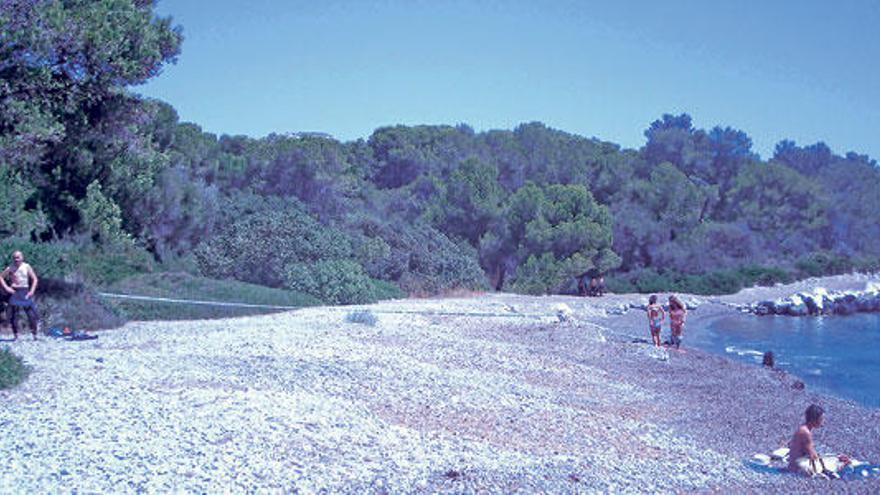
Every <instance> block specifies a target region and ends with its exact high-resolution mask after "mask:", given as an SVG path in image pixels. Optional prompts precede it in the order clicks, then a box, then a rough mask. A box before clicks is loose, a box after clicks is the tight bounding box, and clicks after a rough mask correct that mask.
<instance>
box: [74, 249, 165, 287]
mask: <svg viewBox="0 0 880 495" xmlns="http://www.w3.org/2000/svg"><path fill="white" fill-rule="evenodd" d="M73 259H74V260H75V261H76V266H75V267H74V270H75V271H76V272H77V273H79V274H80V275H81V277H82V278H83V279H84V280H86V281H87V282H89V283H91V284H94V285H97V286H99V287H104V286H107V285H110V284H113V283H114V282H118V281H119V280H122V279H124V278H127V277H131V276H133V275H137V274H140V273H148V272H152V271H153V270H154V266H155V264H154V262H153V257H152V255H150V253H148V252H147V251H146V250H144V249H141V248H138V247H135V246H133V245H132V246H120V247H117V248H106V249H99V248H91V249H84V250H81V251H80V252H79V253H78V254H77V255H75V256H74V257H73Z"/></svg>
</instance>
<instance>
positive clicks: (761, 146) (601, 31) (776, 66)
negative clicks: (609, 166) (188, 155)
mask: <svg viewBox="0 0 880 495" xmlns="http://www.w3.org/2000/svg"><path fill="white" fill-rule="evenodd" d="M158 11H159V13H160V14H161V15H171V16H172V17H173V18H174V21H175V24H180V25H182V26H183V29H184V36H185V41H184V44H183V51H182V54H181V56H180V57H179V60H178V63H177V65H171V66H168V67H167V68H166V69H165V71H164V73H163V74H162V75H160V76H159V77H157V78H156V79H154V80H152V81H150V82H149V83H147V84H146V85H143V86H139V87H136V88H134V89H135V90H136V91H138V92H141V93H143V94H145V95H149V96H154V97H157V98H160V99H163V100H165V101H168V102H169V103H171V104H172V105H174V107H175V108H176V109H177V110H178V112H179V113H180V117H181V119H182V120H184V121H191V122H195V123H197V124H199V125H201V126H202V127H203V128H204V129H205V130H207V131H210V132H214V133H217V134H246V135H250V136H254V137H260V136H264V135H266V134H269V133H271V132H296V131H322V132H327V133H330V134H332V135H333V136H335V137H337V138H338V139H340V140H344V141H347V140H351V139H356V138H366V137H368V136H369V135H370V133H371V132H372V131H373V130H374V129H375V128H376V127H380V126H383V125H392V124H407V125H413V124H457V123H467V124H470V125H471V126H473V127H474V128H475V129H476V130H477V131H481V130H487V129H511V128H513V127H514V126H516V125H517V124H519V123H521V122H529V121H536V120H537V121H541V122H544V123H546V124H547V125H549V126H551V127H555V128H558V129H561V130H564V131H567V132H572V133H576V134H581V135H584V136H595V137H598V138H600V139H603V140H608V141H613V142H616V143H619V144H622V145H624V146H626V147H639V146H641V145H642V144H643V143H644V137H643V135H642V132H643V131H644V129H645V128H646V127H647V126H648V124H649V123H650V122H651V121H652V120H654V119H656V118H658V117H659V116H660V115H661V114H663V113H680V112H687V113H689V114H691V115H692V116H693V118H694V122H695V125H696V126H697V127H703V128H707V129H708V128H711V127H712V126H714V125H719V124H720V125H725V126H726V125H730V126H732V127H735V128H738V129H741V130H744V131H746V132H747V133H748V134H749V135H750V136H751V137H752V140H753V141H754V144H755V145H754V149H755V150H756V151H757V152H759V153H760V154H761V155H762V156H763V157H765V158H766V157H768V156H769V155H771V154H772V150H773V147H774V145H775V144H776V142H777V141H779V140H780V139H785V138H789V139H794V140H795V141H797V142H798V143H799V144H801V145H803V144H812V143H814V142H816V141H819V140H822V141H825V142H826V143H827V144H828V145H829V146H830V147H831V148H832V149H833V150H834V151H835V152H838V153H843V152H846V151H850V150H852V151H857V152H860V153H867V154H870V155H871V156H872V157H873V158H878V159H880V34H878V33H880V1H877V0H864V1H849V0H842V1H840V2H831V1H768V2H762V1H757V0H742V1H732V0H728V1H724V2H718V1H716V2H710V1H656V0H655V1H646V2H636V1H623V2H611V1H610V2H588V1H581V2H568V1H558V2H550V1H522V2H519V1H512V0H511V1H500V0H496V1H480V0H471V1H442V0H435V1H417V0H410V1H404V0H401V1H390V0H384V1H350V2H340V1H333V0H328V1H314V0H312V1H292V0H291V1H284V0H278V1H268V0H249V1H243V0H239V1H230V0H214V1H212V2H203V1H195V0H174V1H171V0H164V1H160V2H159V5H158Z"/></svg>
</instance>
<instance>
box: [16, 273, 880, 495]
mask: <svg viewBox="0 0 880 495" xmlns="http://www.w3.org/2000/svg"><path fill="white" fill-rule="evenodd" d="M866 280H870V277H868V276H863V275H845V276H840V277H828V278H824V279H814V280H808V281H803V282H799V283H798V284H792V285H791V286H780V287H773V288H760V289H749V290H746V291H743V292H741V293H739V294H736V295H732V296H723V297H701V296H684V299H685V300H687V301H690V302H692V303H693V304H694V305H695V308H696V309H694V310H692V312H691V314H690V317H689V320H688V324H687V327H686V333H687V332H698V331H699V328H700V325H701V321H706V319H708V318H714V317H717V316H719V315H727V314H731V313H732V312H736V311H737V307H738V305H742V304H747V303H748V302H754V301H756V300H759V299H762V298H767V297H781V296H784V295H788V294H790V293H794V292H797V291H799V290H803V288H804V287H812V286H818V285H819V284H821V285H822V286H823V287H827V288H829V289H834V290H847V289H853V290H855V289H859V288H861V287H863V286H864V284H865V282H866ZM643 299H645V296H643V295H607V296H605V297H602V298H578V297H570V296H544V297H529V296H517V295H510V294H478V295H473V296H469V297H455V298H434V299H406V300H395V301H385V302H381V303H378V304H374V305H369V306H358V307H317V308H308V309H302V310H297V311H292V312H286V313H277V314H272V315H265V316H258V317H247V318H233V319H217V320H200V321H187V322H132V323H129V324H127V325H125V326H124V327H122V328H120V329H116V330H108V331H101V332H97V333H96V334H97V335H99V338H98V339H97V340H91V341H82V342H68V341H62V340H53V339H51V338H49V337H41V340H40V341H37V342H32V341H30V340H29V339H30V336H29V335H28V334H26V333H25V334H23V335H22V338H20V339H19V341H17V342H14V343H10V342H0V345H3V346H9V347H10V348H11V349H12V350H13V352H15V353H16V354H18V355H21V356H22V357H24V359H25V361H26V362H27V363H28V364H29V365H30V366H31V367H32V369H33V371H32V373H31V376H30V377H29V379H28V380H27V381H26V382H25V383H24V384H22V385H20V386H19V387H17V388H14V389H12V390H5V391H0V403H2V406H0V432H2V433H0V454H2V460H0V493H250V492H268V493H426V494H427V493H607V492H614V493H643V492H649V493H658V492H663V493H669V492H724V493H729V492H771V493H804V492H807V493H829V492H841V493H877V492H880V482H878V480H877V479H876V478H874V479H867V480H864V481H827V480H810V479H806V478H801V477H798V476H795V475H791V474H768V473H766V472H761V471H759V470H755V469H753V468H752V467H750V465H749V462H748V461H749V459H750V458H751V457H752V456H753V455H754V454H755V453H768V452H770V451H772V450H774V449H776V448H778V447H781V446H784V445H785V443H786V442H787V439H788V437H789V436H790V434H791V433H792V432H793V431H794V429H795V427H796V426H797V425H798V424H799V422H800V421H801V420H802V415H803V411H804V409H805V408H806V406H807V405H809V404H810V403H813V402H815V403H819V404H821V405H822V406H823V407H824V408H825V411H826V418H827V421H826V426H825V427H824V428H822V429H821V430H819V431H818V432H817V434H816V439H817V443H818V444H819V447H820V451H822V452H845V453H848V454H850V455H852V456H855V457H857V458H859V459H864V460H868V461H870V462H875V463H877V462H880V410H878V409H870V408H865V407H862V406H859V405H857V404H855V403H852V402H850V401H846V400H842V399H838V398H835V397H832V396H828V395H822V394H817V393H814V392H813V391H811V390H810V389H809V387H807V388H803V387H802V386H801V385H802V383H801V382H800V380H799V379H798V377H796V376H792V375H789V374H786V373H784V372H781V371H776V370H769V369H763V368H760V367H757V366H753V365H748V364H744V363H739V362H735V361H732V360H730V359H727V358H724V357H721V356H716V355H711V354H708V353H704V352H701V351H699V350H697V349H690V348H687V347H686V344H687V341H685V349H684V352H676V351H674V350H667V349H665V348H660V349H658V348H654V347H652V346H650V345H648V344H647V343H646V342H645V341H646V340H647V338H648V335H647V330H646V329H645V328H644V326H645V323H644V320H645V317H644V314H643V313H642V312H641V311H639V310H638V309H636V308H632V306H636V305H638V304H641V302H642V300H643ZM560 305H564V307H566V308H569V309H570V312H568V311H566V312H565V314H564V315H561V314H560V311H559V308H560V307H563V306H560ZM627 308H630V309H627ZM354 309H369V310H370V311H371V312H372V313H373V314H374V315H375V316H376V319H377V322H376V323H375V325H367V324H361V323H355V322H349V321H347V320H346V315H347V314H348V313H349V312H350V311H352V310H354ZM743 317H755V316H746V315H744V316H743ZM3 337H4V338H6V337H8V335H6V334H4V335H3Z"/></svg>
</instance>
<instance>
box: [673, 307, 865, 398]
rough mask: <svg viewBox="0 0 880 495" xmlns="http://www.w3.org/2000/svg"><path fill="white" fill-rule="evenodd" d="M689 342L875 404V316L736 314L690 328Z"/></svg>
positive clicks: (808, 383)
mask: <svg viewBox="0 0 880 495" xmlns="http://www.w3.org/2000/svg"><path fill="white" fill-rule="evenodd" d="M688 330H689V332H688V335H687V337H688V341H690V344H691V345H694V346H695V347H699V348H701V349H706V350H708V351H711V352H715V353H718V354H723V355H726V356H730V357H733V358H735V359H739V360H743V361H748V362H752V363H755V364H757V365H760V364H761V362H762V359H763V355H764V352H765V351H773V354H774V355H775V357H776V366H777V367H778V368H782V369H784V370H786V371H789V372H791V373H794V374H796V375H798V376H800V377H801V379H803V380H804V382H805V383H807V385H808V386H811V387H812V388H818V389H822V390H824V391H826V392H830V393H833V394H836V395H839V396H842V397H845V398H848V399H853V400H856V401H858V402H861V403H862V404H865V405H868V406H872V407H880V315H878V314H859V315H853V316H832V317H820V318H808V317H803V318H793V317H786V316H766V317H756V316H751V315H736V316H730V317H725V318H720V319H718V320H715V321H713V322H711V323H710V324H709V325H707V326H706V327H703V328H689V329H688Z"/></svg>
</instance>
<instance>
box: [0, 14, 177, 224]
mask: <svg viewBox="0 0 880 495" xmlns="http://www.w3.org/2000/svg"><path fill="white" fill-rule="evenodd" d="M153 7H154V2H152V1H143V0H141V1H133V0H107V1H101V2H81V1H75V2H74V1H70V2H68V1H60V0H0V61H2V62H0V163H6V164H8V165H10V166H12V167H14V168H16V169H17V170H20V171H22V172H23V173H24V174H25V177H26V178H27V179H28V180H30V182H31V183H32V184H34V185H35V186H37V187H38V190H39V196H40V200H41V203H42V205H43V207H44V208H45V209H46V211H47V213H48V214H49V215H50V219H51V220H52V221H53V223H54V227H55V229H56V231H59V232H65V231H68V230H69V229H71V228H72V227H74V226H75V225H76V223H77V222H78V221H79V217H80V212H78V210H77V205H78V204H79V201H80V200H82V199H83V198H85V196H86V194H87V190H88V187H89V185H90V184H92V183H93V182H94V181H95V180H97V181H99V183H100V184H101V186H102V187H103V191H104V194H106V195H107V197H108V198H109V199H111V200H113V201H115V202H117V203H120V204H122V206H123V208H126V207H129V206H130V205H131V204H133V197H134V195H135V194H137V193H141V192H143V191H144V190H146V189H147V188H148V187H149V182H150V180H151V178H152V175H153V174H154V173H155V172H157V163H159V162H160V161H161V157H159V158H157V157H154V156H152V155H153V150H152V145H151V137H150V136H149V135H144V133H145V130H144V126H145V125H146V124H147V123H148V122H149V121H150V120H151V119H152V109H151V108H150V105H143V104H142V102H141V101H140V100H139V99H138V98H135V97H132V96H130V95H128V94H126V92H125V88H126V87H127V86H130V85H135V84H140V83H142V82H144V81H146V80H147V79H149V78H150V77H153V76H155V75H156V74H158V73H159V71H160V70H161V68H162V66H163V65H164V64H165V63H168V62H171V61H173V60H174V58H175V57H176V55H177V53H178V51H179V47H180V42H181V35H180V30H179V29H177V28H174V27H172V25H171V20H170V19H169V18H158V17H156V16H155V14H154V13H153ZM124 203H127V204H124Z"/></svg>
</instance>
